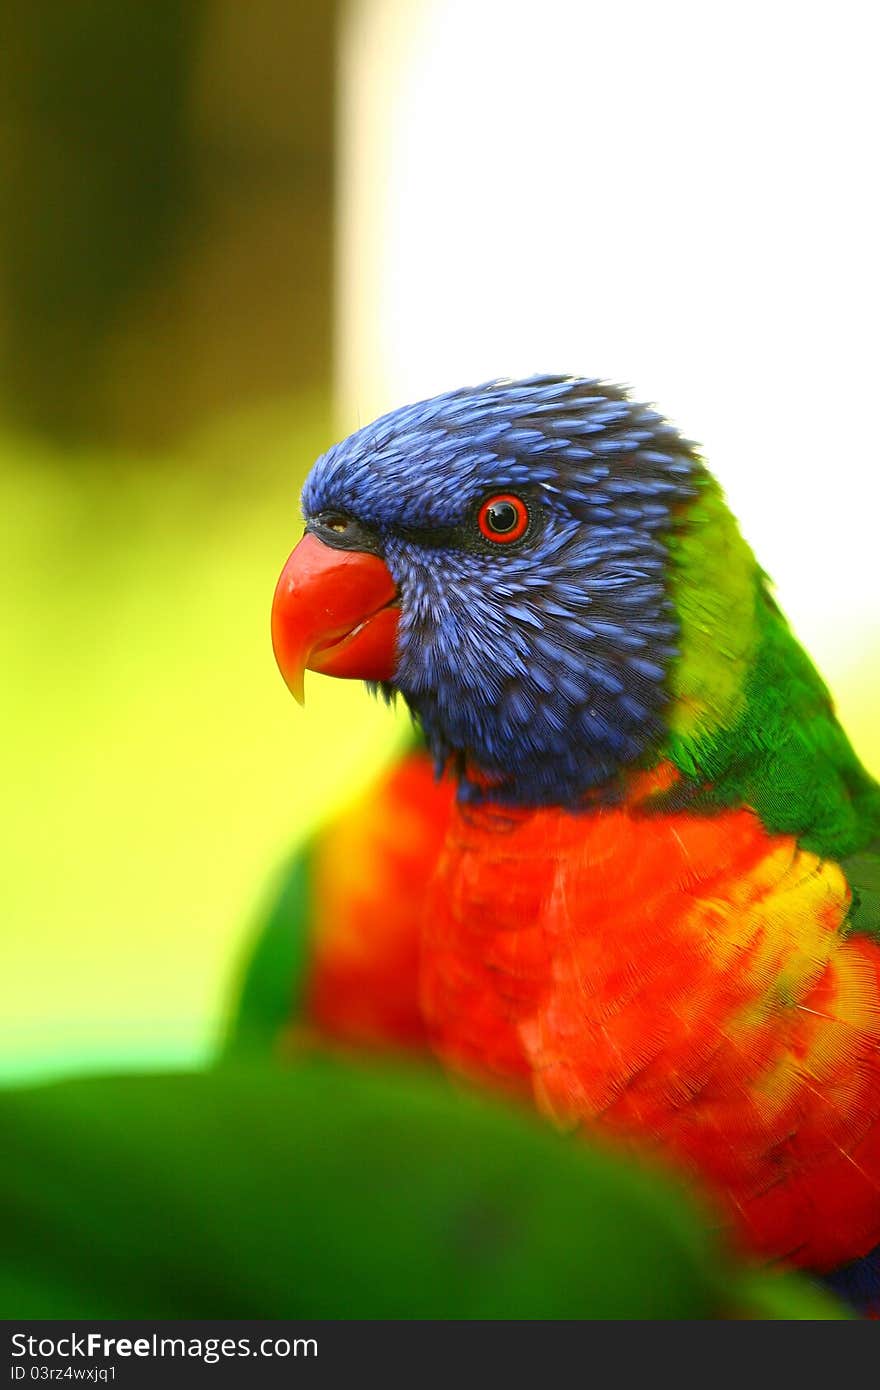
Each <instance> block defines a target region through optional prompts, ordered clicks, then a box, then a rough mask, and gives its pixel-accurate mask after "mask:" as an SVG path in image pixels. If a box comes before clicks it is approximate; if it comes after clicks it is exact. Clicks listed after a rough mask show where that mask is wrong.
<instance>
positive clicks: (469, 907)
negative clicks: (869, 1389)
mask: <svg viewBox="0 0 880 1390" xmlns="http://www.w3.org/2000/svg"><path fill="white" fill-rule="evenodd" d="M658 776H659V777H662V771H661V773H659V774H658V773H655V774H651V777H650V779H646V780H645V782H644V783H643V785H642V786H641V787H640V788H639V789H638V790H639V793H640V794H641V795H644V793H645V792H646V791H648V790H650V789H652V787H653V786H654V785H656V783H657V778H658ZM848 901H849V892H848V888H847V885H846V881H845V879H844V877H843V875H842V873H841V871H840V870H839V868H838V867H837V866H836V865H834V864H832V863H830V862H828V861H821V860H819V859H818V858H817V857H816V856H815V855H812V854H810V853H808V852H806V851H803V850H799V849H798V847H797V845H796V843H795V841H794V840H793V839H791V838H790V837H786V836H770V835H768V834H767V833H766V832H765V831H764V830H763V828H762V826H761V824H760V822H759V821H758V819H757V817H756V816H755V815H753V814H752V813H751V812H749V811H731V812H727V813H724V814H721V815H718V816H714V817H711V818H698V817H692V816H688V815H685V814H679V815H664V816H649V815H644V814H640V813H639V811H638V809H637V807H636V805H635V799H634V801H633V802H631V803H630V804H629V805H628V806H622V807H618V808H613V809H607V810H601V811H595V812H590V813H585V814H583V815H568V814H565V813H562V812H557V811H538V812H534V813H529V814H522V813H512V814H510V815H507V814H504V813H501V812H499V811H497V810H492V809H487V810H486V811H482V812H479V813H476V814H472V813H467V814H466V815H465V814H461V813H457V814H456V815H455V817H454V818H453V821H452V826H451V830H450V832H449V835H448V838H447V841H446V846H445V849H444V851H443V853H442V855H441V859H440V864H439V868H438V872H437V874H436V875H435V878H434V881H433V884H432V888H431V891H430V894H429V900H428V904H427V916H426V921H425V925H424V937H423V954H422V1006H423V1010H424V1013H425V1017H426V1020H427V1024H428V1028H429V1033H430V1036H431V1040H432V1044H433V1046H434V1048H435V1049H436V1051H437V1052H438V1053H439V1054H440V1056H441V1057H442V1059H443V1060H444V1062H446V1064H447V1065H449V1066H450V1067H452V1068H454V1069H456V1070H458V1071H461V1072H463V1073H465V1074H468V1075H470V1076H474V1077H478V1078H480V1079H483V1080H490V1081H491V1082H492V1083H493V1084H495V1085H502V1086H504V1087H507V1088H509V1089H514V1090H519V1091H522V1092H527V1093H530V1094H532V1095H533V1096H534V1098H535V1100H536V1101H537V1103H538V1105H539V1106H540V1108H541V1109H542V1110H544V1111H545V1112H547V1113H548V1114H550V1115H552V1116H553V1117H554V1118H555V1119H556V1120H557V1122H559V1123H560V1124H562V1125H564V1126H566V1127H571V1128H576V1127H578V1126H583V1125H592V1124H593V1123H598V1124H600V1125H601V1126H602V1127H603V1128H604V1129H605V1130H606V1131H611V1132H612V1133H614V1134H615V1135H617V1136H619V1137H623V1138H635V1139H637V1140H638V1141H639V1142H641V1143H642V1144H644V1142H645V1141H646V1140H648V1141H649V1142H653V1143H655V1144H657V1145H658V1146H659V1147H661V1148H662V1149H663V1150H664V1151H665V1152H666V1153H668V1154H669V1155H671V1156H672V1157H673V1158H674V1159H675V1160H676V1161H678V1162H681V1161H682V1160H684V1162H685V1164H686V1165H687V1166H688V1168H689V1169H691V1170H692V1171H693V1172H694V1173H696V1174H697V1175H699V1177H700V1178H701V1179H702V1180H703V1181H704V1182H707V1183H708V1185H709V1187H710V1189H712V1190H713V1191H714V1193H715V1195H716V1196H717V1197H720V1198H721V1200H722V1201H723V1202H724V1203H725V1204H726V1205H727V1207H728V1208H729V1210H730V1212H731V1213H732V1214H733V1216H734V1218H735V1220H736V1222H737V1224H738V1225H739V1227H740V1230H741V1232H742V1234H743V1237H744V1238H745V1240H746V1241H747V1243H748V1244H749V1245H750V1246H752V1247H753V1248H756V1249H758V1250H760V1251H762V1252H764V1253H766V1254H769V1255H774V1256H786V1257H788V1258H793V1259H796V1260H798V1261H799V1262H801V1263H803V1264H806V1265H810V1266H811V1267H814V1268H830V1267H833V1266H834V1265H836V1264H840V1263H842V1262H843V1261H845V1260H848V1259H853V1258H855V1257H856V1256H858V1255H860V1254H863V1253H866V1252H867V1251H868V1250H870V1249H871V1248H872V1246H874V1245H876V1244H877V1242H878V1240H880V1123H878V1114H880V950H878V949H877V948H876V947H875V946H873V945H871V944H870V943H868V942H865V941H861V940H859V939H857V938H851V939H849V940H847V939H846V938H845V937H844V936H843V935H842V932H841V927H842V923H843V921H844V918H845V915H846V910H847V906H848Z"/></svg>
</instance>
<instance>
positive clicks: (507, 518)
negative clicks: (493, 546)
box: [486, 502, 519, 536]
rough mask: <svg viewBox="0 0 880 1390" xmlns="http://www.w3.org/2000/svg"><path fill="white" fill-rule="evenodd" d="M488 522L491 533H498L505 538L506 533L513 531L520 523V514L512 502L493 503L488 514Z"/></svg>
mask: <svg viewBox="0 0 880 1390" xmlns="http://www.w3.org/2000/svg"><path fill="white" fill-rule="evenodd" d="M486 521H487V522H488V525H489V530H490V531H497V532H498V534H499V535H500V536H503V535H504V534H505V532H507V531H512V530H513V528H514V526H515V525H516V523H517V522H518V521H519V513H518V512H517V510H516V507H515V506H514V505H513V503H512V502H493V503H492V505H491V507H490V508H489V509H488V511H487V512H486Z"/></svg>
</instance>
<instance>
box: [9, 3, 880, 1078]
mask: <svg viewBox="0 0 880 1390" xmlns="http://www.w3.org/2000/svg"><path fill="white" fill-rule="evenodd" d="M844 9H845V10H847V11H848V13H849V11H850V10H851V15H850V18H851V19H852V23H849V24H847V23H844V22H842V21H841V22H839V23H838V24H837V25H836V27H835V29H834V32H833V33H828V32H826V30H825V27H824V25H823V24H822V22H821V20H820V19H819V18H817V17H816V16H815V15H813V14H812V13H810V12H807V13H802V12H801V11H800V10H796V7H794V6H791V7H789V6H786V5H782V6H779V7H778V8H776V7H775V8H774V16H773V18H772V20H770V19H766V17H765V18H764V19H762V17H761V13H760V12H759V9H758V7H756V6H752V5H750V4H746V5H745V6H744V7H738V9H737V13H736V17H735V18H734V16H733V15H732V14H731V17H730V21H729V24H723V25H718V26H716V27H715V29H713V30H711V31H710V29H707V27H706V21H705V19H704V18H702V17H701V15H702V14H703V13H704V7H703V9H702V10H701V8H700V7H698V6H695V5H689V4H685V3H675V4H673V5H671V6H664V7H660V8H659V9H657V7H650V6H648V5H637V4H634V3H627V4H623V5H621V6H619V7H618V6H614V7H607V6H598V5H593V4H590V3H587V4H575V3H573V0H572V3H567V2H566V0H547V2H546V3H544V4H542V5H541V6H539V7H535V6H533V5H525V4H517V3H512V4H501V3H499V2H498V0H473V3H471V4H463V3H460V0H413V3H404V0H351V3H349V4H340V5H334V4H332V3H330V2H329V0H326V2H324V3H322V2H321V0H302V3H298V4H296V5H289V4H286V3H284V0H255V2H254V3H252V4H248V5H242V4H237V3H235V0H154V2H153V3H151V4H150V5H149V6H125V5H119V4H118V3H116V0H88V2H87V3H77V4H73V5H70V6H67V7H64V6H58V5H56V4H53V3H51V0H7V3H6V4H5V6H4V10H3V17H2V21H0V24H2V31H0V93H2V96H0V103H2V111H0V147H2V154H3V168H4V170H5V182H6V185H7V186H6V196H5V198H4V207H5V209H6V213H5V215H4V222H3V230H2V246H0V270H2V291H0V361H2V419H0V518H2V520H0V527H2V545H0V571H2V573H0V582H2V594H3V631H2V642H3V669H4V680H3V684H2V690H0V702H2V713H0V727H2V729H3V734H4V754H3V769H4V776H3V788H4V806H3V813H2V825H0V844H2V871H0V872H2V879H0V883H2V967H0V1076H3V1077H4V1078H7V1079H16V1078H25V1077H29V1076H33V1075H44V1074H54V1073H58V1072H63V1071H69V1070H83V1069H89V1068H92V1067H96V1066H100V1067H108V1066H110V1067H113V1068H117V1069H118V1068H123V1067H124V1068H128V1067H142V1066H144V1065H158V1064H169V1063H174V1064H185V1063H189V1062H194V1061H198V1060H200V1059H202V1058H204V1057H205V1056H207V1055H208V1054H209V1052H210V1049H211V1047H212V1046H213V1044H214V1042H215V1040H216V1038H217V1035H218V1030H219V1028H220V1027H221V1025H222V1020H223V1013H224V1008H225V1006H226V1001H227V998H228V995H229V991H230V989H231V987H232V983H233V980H234V978H235V970H236V966H237V962H238V961H239V959H240V958H241V956H242V953H243V952H244V951H245V949H246V943H247V940H248V928H249V924H250V923H251V922H253V921H254V920H255V917H256V914H257V912H258V910H259V905H260V903H261V901H263V900H264V899H265V898H266V896H267V895H269V894H271V884H272V875H273V873H274V872H275V871H276V869H277V867H278V866H279V865H280V864H281V862H282V861H283V859H284V858H285V856H286V855H287V853H288V852H289V849H290V848H291V846H292V845H293V844H294V843H296V841H297V840H298V839H300V838H301V837H302V836H303V835H304V834H305V833H306V831H307V829H308V827H309V826H310V825H311V824H313V823H314V821H315V820H316V819H317V818H318V817H320V816H321V814H323V812H324V811H325V810H326V809H327V808H328V807H329V806H330V805H332V804H334V803H335V802H336V801H338V799H339V798H340V797H341V796H343V795H345V794H347V793H348V792H349V791H351V790H353V789H355V788H356V787H357V786H359V785H361V784H362V783H363V782H364V781H365V779H366V778H367V777H368V776H369V774H370V772H371V771H372V770H373V769H374V768H375V767H377V766H378V764H379V763H380V762H381V760H382V758H383V757H384V756H385V755H386V752H387V750H388V748H389V747H390V746H391V743H392V741H393V739H394V738H395V737H396V736H397V734H396V726H395V724H394V721H393V719H392V717H391V716H390V715H389V713H388V712H387V711H386V710H385V709H384V708H380V707H379V706H377V705H376V704H375V703H373V702H372V701H370V700H369V699H367V698H366V697H365V696H364V694H363V691H362V689H361V688H360V687H359V686H354V685H352V686H349V685H348V684H347V683H344V682H333V681H329V680H322V679H321V678H320V677H313V678H311V682H310V685H309V689H308V703H307V706H306V710H305V712H304V713H303V712H301V711H300V710H298V709H297V707H296V706H295V705H294V704H293V702H292V701H291V700H290V697H289V695H288V694H287V692H286V690H285V688H284V686H283V683H282V682H281V680H280V678H279V676H278V675H277V672H276V670H275V666H274V662H273V659H272V654H271V648H270V643H269V637H268V612H269V605H270V601H271V595H272V590H273V586H274V583H275V579H276V577H277V574H278V571H279V569H280V567H281V564H282V563H283V560H284V558H285V556H286V554H287V552H288V550H289V549H290V547H291V545H292V544H293V542H294V541H295V539H296V537H297V535H298V531H299V523H298V489H299V484H300V482H301V480H302V478H303V476H304V474H305V471H306V470H307V468H308V466H309V465H310V463H311V461H312V459H313V458H314V456H315V455H316V454H317V453H318V452H319V451H320V450H321V449H322V448H324V447H326V445H327V444H328V443H329V442H330V441H331V440H332V439H333V438H334V437H335V436H336V435H337V434H338V433H339V432H340V430H342V429H345V428H348V427H350V426H351V425H353V424H356V423H357V422H358V421H359V420H360V421H365V420H366V419H368V418H370V417H371V416H372V415H373V414H375V413H376V411H377V410H379V409H382V408H385V407H387V406H389V405H393V404H399V403H401V402H402V401H403V400H405V399H411V398H413V397H414V396H415V395H418V394H427V393H431V392H433V391H436V390H441V389H445V388H446V387H448V386H451V385H456V384H461V383H462V382H466V381H473V380H475V379H480V378H482V377H488V376H493V375H503V374H510V373H518V372H523V371H532V370H550V371H553V370H564V371H572V372H580V373H584V374H588V375H590V374H592V375H610V376H615V377H619V378H622V379H625V380H627V381H629V382H632V384H633V385H634V387H635V388H636V389H637V390H638V391H639V392H640V393H641V394H643V395H645V396H647V397H648V398H651V399H656V400H659V401H660V403H661V405H662V406H663V407H664V408H666V409H668V410H669V412H670V413H671V414H672V415H673V416H675V418H677V419H678V420H680V422H681V423H682V425H683V426H684V428H685V430H686V431H687V432H689V433H691V434H692V435H696V436H697V437H699V438H700V439H701V440H702V441H703V443H704V444H705V446H706V450H707V455H708V457H709V459H710V461H711V462H712V463H713V465H714V466H715V468H716V471H717V472H718V474H719V476H720V477H721V479H722V482H723V483H724V485H725V487H726V488H727V489H728V492H729V494H730V496H731V499H732V501H733V503H734V506H735V509H736V510H737V511H738V513H739V514H740V516H741V518H742V520H743V523H744V529H745V530H746V533H747V534H748V536H749V538H750V539H751V540H752V541H753V543H754V544H755V546H756V549H757V551H758V553H759V556H760V558H761V560H762V562H763V563H764V565H765V567H766V568H767V569H768V570H769V571H770V572H771V573H772V574H774V575H775V576H776V578H777V580H778V581H779V592H780V596H781V598H782V601H783V604H784V606H785V607H786V608H787V610H788V611H789V613H790V614H791V615H792V617H793V619H794V620H795V623H796V626H797V628H798V631H799V632H800V634H801V636H802V637H803V638H804V640H805V643H806V645H807V646H808V647H809V649H810V650H811V652H812V653H813V655H814V656H815V657H816V659H817V661H818V663H819V665H820V667H821V668H822V670H823V672H824V673H825V674H826V676H827V677H828V678H829V680H830V681H831V684H832V687H833V689H834V692H835V695H836V697H837V699H838V703H839V705H840V708H841V711H842V714H843V716H844V721H845V723H846V724H847V727H848V729H849V731H850V733H851V735H852V736H853V738H854V741H855V743H856V746H857V747H858V749H859V751H860V752H861V754H862V756H863V757H864V758H865V759H866V761H868V762H869V764H870V765H871V766H872V767H873V768H874V770H875V771H880V729H878V722H877V719H876V715H875V708H876V704H877V698H878V692H880V637H878V623H877V614H878V608H880V604H878V599H880V592H878V591H880V584H878V578H877V570H878V567H877V565H876V561H875V559H874V548H875V545H876V541H875V537H874V531H875V527H876V510H875V509H874V508H873V506H872V500H871V499H872V493H873V489H874V478H875V477H876V469H877V462H878V460H877V457H876V443H875V441H874V439H873V438H872V436H871V434H870V431H869V430H868V429H867V428H866V427H865V425H864V423H863V418H864V415H865V414H867V413H868V405H867V400H868V398H869V396H870V393H871V391H872V390H873V387H874V381H875V378H876V360H875V357H874V353H873V348H872V346H871V343H872V334H873V332H874V325H875V324H876V315H877V309H878V307H880V306H878V291H877V284H878V282H877V267H876V259H877V258H876V251H875V247H876V241H877V236H876V232H877V230H878V229H877V227H876V216H877V214H876V211H875V210H872V209H871V208H870V207H869V205H868V201H867V190H868V185H869V182H870V181H869V180H865V179H864V178H863V177H862V175H861V173H860V170H861V169H862V168H863V165H862V159H863V155H866V154H867V151H868V145H869V144H870V140H869V135H870V122H866V120H865V116H866V114H867V112H868V105H867V101H868V98H867V96H866V91H867V88H866V86H865V84H864V83H863V82H862V76H863V69H864V64H865V63H866V61H867V59H866V57H865V56H864V55H865V54H867V52H868V46H867V44H866V43H865V38H864V35H863V34H862V33H861V32H860V29H859V21H858V17H857V10H856V7H855V5H854V4H853V5H851V6H848V5H844ZM782 11H788V13H789V14H790V16H791V23H790V24H786V23H785V22H783V20H782V19H781V18H780V17H779V14H780V12H782ZM661 12H662V16H663V18H662V22H661V20H660V19H659V18H658V17H657V16H658V15H659V14H660V13H661ZM758 40H760V42H758ZM731 53H734V54H735V56H736V62H735V63H734V62H732V61H731V58H730V55H731ZM864 71H865V72H866V69H864ZM817 74H822V76H823V82H822V83H819V82H818V81H817ZM334 284H335V286H336V289H335V291H334ZM862 402H864V404H862ZM398 727H399V726H398Z"/></svg>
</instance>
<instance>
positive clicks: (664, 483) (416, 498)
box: [303, 377, 701, 807]
mask: <svg viewBox="0 0 880 1390" xmlns="http://www.w3.org/2000/svg"><path fill="white" fill-rule="evenodd" d="M700 470H701V465H700V463H699V460H698V458H697V456H696V454H695V452H694V448H693V446H692V445H690V444H689V443H688V442H687V441H685V440H683V439H682V438H681V437H680V436H679V434H678V433H677V432H676V430H675V429H674V428H673V426H671V425H670V424H668V423H667V422H666V421H665V420H663V419H662V417H661V416H659V415H658V414H657V413H656V412H655V411H654V410H652V409H650V408H649V407H647V406H644V405H638V404H635V403H634V402H632V401H630V400H629V399H628V398H627V397H626V395H625V393H624V392H623V391H622V390H621V389H620V388H618V387H615V386H611V385H609V384H608V383H604V382H600V381H593V380H582V379H578V378H569V377H535V378H532V379H530V380H527V381H495V382H489V383H487V384H486V385H483V386H480V387H477V388H474V389H471V390H462V391H456V392H452V393H450V394H448V395H443V396H436V397H434V398H433V399H431V400H427V401H421V402H419V403H418V404H416V405H411V406H406V407H404V408H402V409H400V410H396V411H393V412H392V413H391V414H389V415H385V416H383V417H382V418H381V419H379V420H376V421H374V422H373V423H372V424H370V425H367V426H366V427H365V428H363V429H361V430H358V431H357V433H356V434H353V435H351V436H350V437H349V438H347V439H344V440H343V441H342V442H341V443H339V444H337V445H335V446H334V447H333V448H332V449H330V450H329V451H328V452H327V453H326V454H324V455H323V456H322V457H321V458H319V459H318V461H317V462H316V463H315V465H314V467H313V469H312V471H311V473H310V474H309V477H308V479H307V480H306V484H305V487H304V490H303V509H304V512H305V515H306V518H307V520H315V519H317V518H320V516H321V515H322V514H324V515H326V514H327V513H337V514H341V515H343V516H345V517H347V518H351V519H352V520H353V521H354V522H356V523H357V525H358V534H359V535H360V536H361V537H362V538H364V544H366V545H368V546H369V548H371V549H375V550H376V551H377V552H378V553H380V554H381V555H382V556H383V558H384V559H385V562H386V564H387V566H388V568H389V570H390V571H391V574H392V576H393V578H394V580H395V582H396V584H397V585H398V589H399V594H400V605H401V616H400V624H399V642H398V661H397V669H396V672H395V676H394V680H393V682H392V683H391V684H390V685H389V686H388V687H386V688H385V693H386V694H389V695H390V694H391V693H392V692H394V691H399V692H400V693H401V694H402V695H403V696H404V698H405V699H406V701H407V702H408V704H409V706H410V708H411V710H412V711H413V713H414V715H415V716H416V717H417V719H418V720H419V722H420V723H421V725H422V728H423V730H424V733H425V737H426V739H427V742H428V745H429V747H430V749H431V751H432V753H433V755H434V757H435V760H436V762H437V764H438V766H441V767H445V766H448V765H450V764H452V766H453V768H454V769H455V771H456V772H457V775H458V777H459V786H460V795H461V796H462V798H463V799H466V800H479V799H482V798H484V797H485V796H486V795H487V794H488V793H487V791H486V782H487V780H488V781H489V782H491V784H492V788H491V797H492V799H493V800H500V801H504V802H509V803H514V804H517V805H523V806H540V805H562V806H568V807H571V806H575V805H577V804H578V803H579V802H581V801H582V800H583V798H584V796H585V795H586V794H587V793H589V792H591V791H592V790H594V789H609V788H613V787H614V785H615V782H616V780H617V779H618V778H619V774H620V772H621V771H622V770H623V769H624V768H626V767H627V766H629V765H632V764H633V763H636V762H638V761H639V760H640V759H643V758H644V757H645V756H646V755H647V754H649V753H650V751H651V750H652V749H655V748H656V747H657V746H658V744H659V742H660V740H661V738H662V735H663V732H664V724H663V712H664V707H665V705H666V703H667V699H668V696H667V692H666V678H667V674H668V671H669V667H670V663H671V662H672V661H673V660H674V658H675V656H676V646H675V643H676V637H677V624H676V619H675V613H674V609H673V605H672V602H671V600H670V597H669V593H668V582H667V580H668V556H667V551H666V547H665V545H664V540H663V538H664V534H665V533H666V532H668V531H669V530H670V528H671V527H672V525H673V524H674V516H675V512H676V509H677V508H679V507H680V506H681V504H682V503H684V502H686V501H687V500H688V499H689V498H691V497H692V496H693V495H694V493H695V491H696V487H695V480H696V477H697V475H698V474H699V472H700ZM505 492H512V493H516V494H518V495H519V496H521V497H522V498H523V499H524V501H526V503H527V505H528V507H529V512H530V518H531V520H530V524H529V528H528V531H527V533H526V535H525V536H524V537H523V538H522V540H521V541H518V542H517V543H515V544H514V545H499V544H496V543H493V542H492V541H491V540H486V539H484V538H483V537H482V536H481V534H480V531H479V528H478V526H477V522H476V517H477V512H478V510H479V507H480V505H481V503H482V502H483V501H484V500H485V499H486V498H488V497H490V496H491V495H492V494H494V493H505ZM481 774H482V775H481Z"/></svg>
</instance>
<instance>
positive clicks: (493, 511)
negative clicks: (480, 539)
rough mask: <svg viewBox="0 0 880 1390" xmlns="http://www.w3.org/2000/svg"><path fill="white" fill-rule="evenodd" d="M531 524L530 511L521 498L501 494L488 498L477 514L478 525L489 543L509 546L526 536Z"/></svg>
mask: <svg viewBox="0 0 880 1390" xmlns="http://www.w3.org/2000/svg"><path fill="white" fill-rule="evenodd" d="M528 524H529V509H528V507H527V506H526V504H525V502H523V500H522V498H521V497H514V496H513V494H512V493H510V492H500V493H499V494H498V496H497V497H487V498H486V501H485V502H484V503H483V505H482V507H481V508H480V510H479V512H478V513H477V525H478V526H479V528H480V531H481V533H482V534H483V535H484V536H485V537H486V540H487V541H494V542H495V543H496V544H498V545H509V544H510V542H511V541H518V540H519V539H520V537H521V536H524V535H525V533H526V529H527V527H528Z"/></svg>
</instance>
